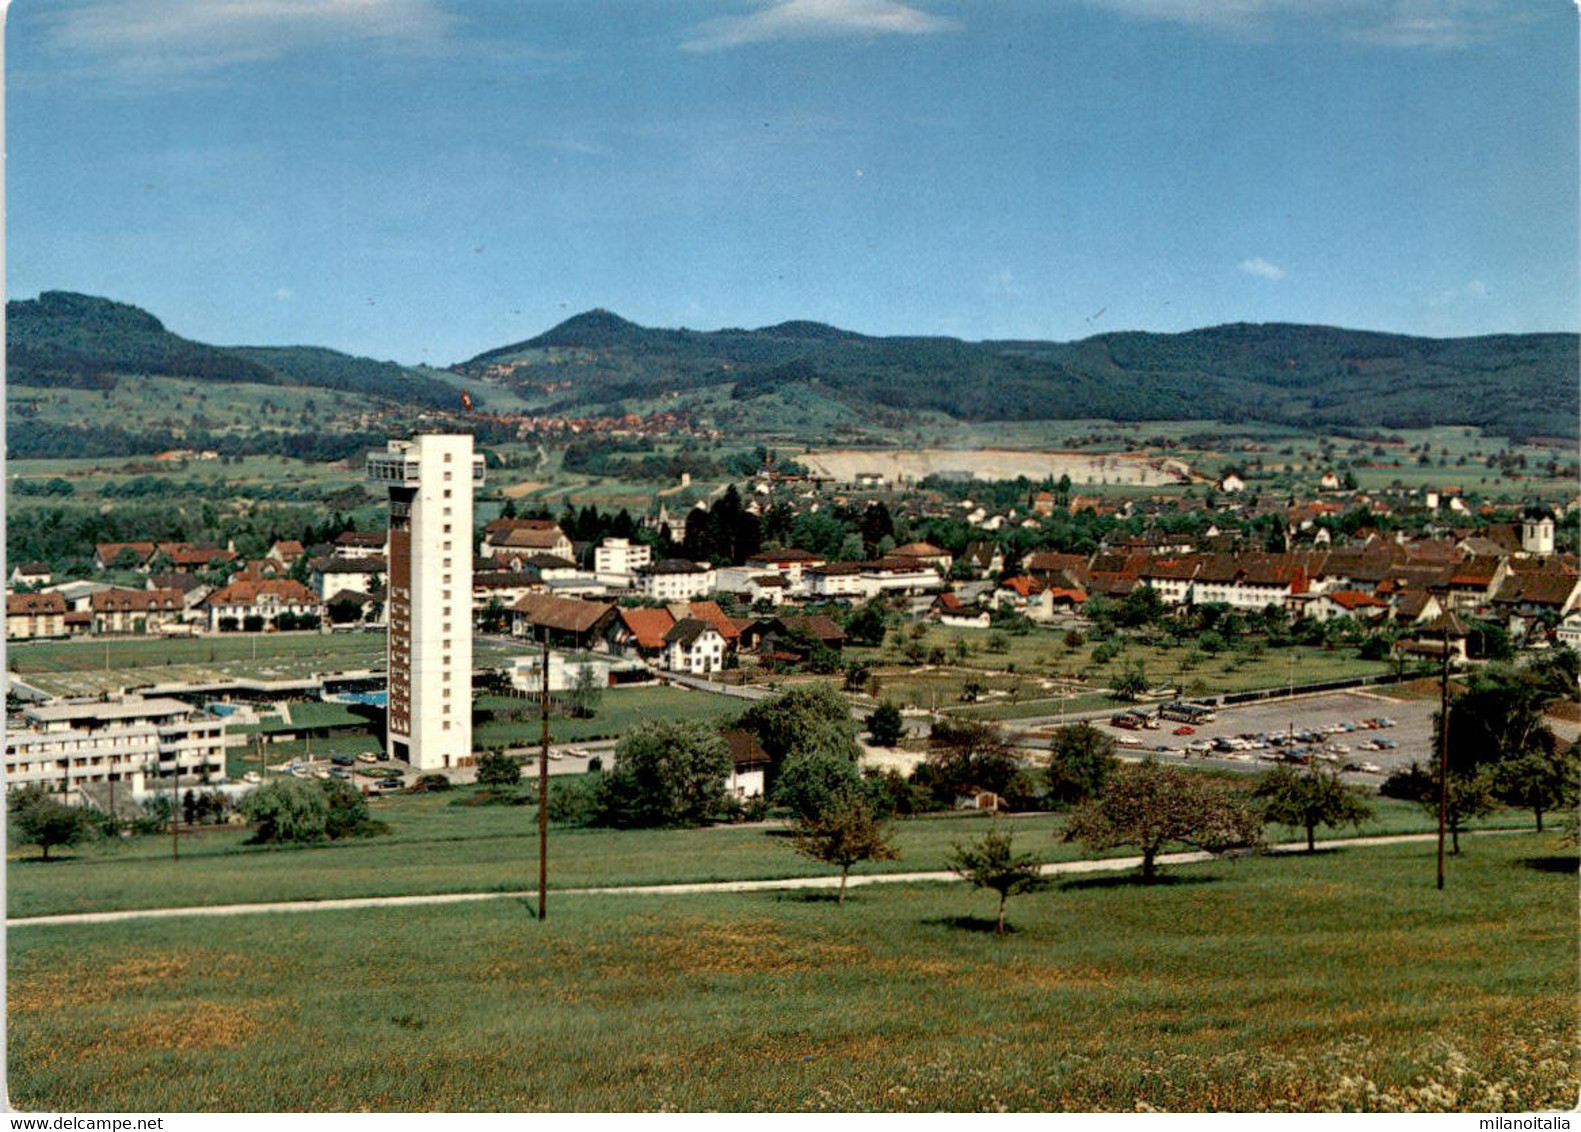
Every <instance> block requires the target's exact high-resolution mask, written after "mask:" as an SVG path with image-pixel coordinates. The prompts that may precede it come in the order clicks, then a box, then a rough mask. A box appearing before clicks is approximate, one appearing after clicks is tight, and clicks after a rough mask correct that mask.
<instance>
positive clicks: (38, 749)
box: [5, 698, 225, 797]
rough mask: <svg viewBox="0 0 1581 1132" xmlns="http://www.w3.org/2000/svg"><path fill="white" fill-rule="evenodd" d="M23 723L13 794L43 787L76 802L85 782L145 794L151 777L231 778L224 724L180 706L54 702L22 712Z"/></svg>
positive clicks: (13, 742) (8, 768)
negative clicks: (37, 785)
mask: <svg viewBox="0 0 1581 1132" xmlns="http://www.w3.org/2000/svg"><path fill="white" fill-rule="evenodd" d="M22 720H23V724H24V726H22V727H7V729H6V737H5V776H6V785H7V787H8V788H15V787H18V786H28V785H31V784H33V783H43V784H44V785H46V786H48V787H49V788H50V789H51V790H58V791H61V792H62V793H64V794H66V795H67V796H68V797H70V796H71V795H73V794H75V793H76V792H77V790H78V789H79V788H80V787H81V786H82V785H83V784H84V783H96V782H117V783H119V782H124V783H127V784H128V785H129V786H130V788H131V789H132V790H133V792H134V793H140V792H141V790H142V786H143V782H144V777H145V776H147V777H148V778H155V777H159V776H161V775H163V776H170V775H172V774H179V775H180V776H181V777H182V778H186V777H187V776H189V775H190V776H191V777H192V780H193V781H194V782H196V781H197V780H199V779H201V778H203V777H204V776H209V777H213V778H218V777H221V776H222V775H224V773H225V723H224V721H223V720H221V719H219V718H217V717H215V716H211V715H206V714H203V713H201V712H199V711H197V710H196V709H195V708H193V707H192V705H191V704H187V703H183V702H182V701H180V700H173V699H165V698H160V699H148V700H144V699H136V698H132V699H125V700H120V701H117V702H114V703H88V704H50V705H48V706H42V707H27V708H23V709H22Z"/></svg>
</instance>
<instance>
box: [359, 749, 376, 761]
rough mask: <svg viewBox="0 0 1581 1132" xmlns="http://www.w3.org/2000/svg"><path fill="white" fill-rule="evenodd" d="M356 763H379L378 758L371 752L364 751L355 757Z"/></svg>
mask: <svg viewBox="0 0 1581 1132" xmlns="http://www.w3.org/2000/svg"><path fill="white" fill-rule="evenodd" d="M357 761H358V762H359V763H376V762H378V761H379V756H378V755H376V754H374V753H373V752H372V751H364V752H362V754H360V755H358V756H357Z"/></svg>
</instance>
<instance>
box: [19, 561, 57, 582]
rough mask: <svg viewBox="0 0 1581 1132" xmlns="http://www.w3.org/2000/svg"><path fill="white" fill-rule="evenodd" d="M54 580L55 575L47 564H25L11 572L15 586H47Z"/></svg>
mask: <svg viewBox="0 0 1581 1132" xmlns="http://www.w3.org/2000/svg"><path fill="white" fill-rule="evenodd" d="M53 580H54V575H53V574H51V573H50V570H49V564H48V563H45V562H24V563H22V564H21V565H20V566H18V567H17V568H16V569H15V570H12V571H11V584H12V585H13V586H47V585H49V584H50V582H51V581H53Z"/></svg>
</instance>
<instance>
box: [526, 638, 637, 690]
mask: <svg viewBox="0 0 1581 1132" xmlns="http://www.w3.org/2000/svg"><path fill="white" fill-rule="evenodd" d="M542 661H543V656H542V654H540V653H538V652H536V651H534V652H530V653H527V654H525V655H524V656H519V657H516V658H515V659H514V660H512V661H511V670H510V681H511V686H512V687H513V688H518V689H520V690H521V691H523V692H532V693H537V692H541V691H542V690H543V665H542ZM620 664H621V662H620V661H618V660H617V659H616V658H614V657H610V656H605V655H603V654H600V653H564V652H561V651H559V650H558V649H552V650H550V652H549V691H551V692H568V691H570V690H571V689H572V688H574V687H576V682H577V680H578V679H586V678H587V677H584V676H583V675H582V673H583V672H588V673H589V674H590V675H591V677H592V680H593V683H594V684H596V685H597V686H598V687H600V688H603V687H607V686H608V685H609V684H610V682H611V679H610V673H612V672H613V671H614V670H615V669H616V667H617V666H620Z"/></svg>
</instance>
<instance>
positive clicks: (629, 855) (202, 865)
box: [6, 742, 1531, 916]
mask: <svg viewBox="0 0 1581 1132" xmlns="http://www.w3.org/2000/svg"><path fill="white" fill-rule="evenodd" d="M313 747H314V752H315V754H318V753H323V752H321V750H320V744H319V743H317V742H315V743H314V745H313ZM291 748H295V749H298V750H299V749H300V744H293V745H279V746H272V747H270V748H269V751H268V754H269V758H270V761H271V763H278V762H280V761H283V760H284V758H285V757H286V756H287V755H288V754H291V753H293V750H292V749H291ZM328 749H329V748H327V747H325V748H324V749H323V750H324V751H327V750H328ZM352 749H353V748H351V747H348V751H350V750H352ZM245 769H256V764H245ZM469 789H470V788H468V789H463V790H457V791H452V792H450V793H447V794H424V795H400V796H396V797H393V798H387V799H381V800H375V801H374V802H373V803H372V806H371V808H372V810H373V816H374V817H376V818H378V819H379V820H381V821H384V822H386V823H388V825H389V827H390V832H389V834H388V835H386V836H381V837H374V838H369V839H366V840H358V841H351V842H340V843H335V844H325V845H321V846H312V847H305V848H293V849H276V848H262V847H257V846H251V845H247V844H245V842H246V840H247V838H248V834H247V832H246V831H244V830H242V829H238V828H230V829H211V830H208V831H206V832H202V833H199V834H194V835H193V836H191V837H189V838H187V839H185V840H184V841H183V844H182V848H181V858H180V860H179V861H176V860H172V859H171V856H170V843H169V841H168V840H167V839H165V838H163V837H143V838H133V839H129V840H117V841H103V840H101V841H97V842H93V843H90V844H86V845H84V846H81V847H79V848H77V849H75V850H71V851H69V852H67V853H66V854H64V855H62V854H61V851H59V850H57V851H56V855H61V856H62V859H61V860H59V861H55V860H51V861H49V862H48V863H45V862H42V861H39V860H38V859H37V858H38V850H37V849H34V848H20V849H13V850H12V851H11V853H10V855H9V862H8V867H7V881H6V885H7V889H6V897H7V910H8V915H11V916H39V915H49V914H53V913H60V912H94V911H112V910H116V909H123V908H154V907H162V906H172V907H178V906H189V905H205V904H230V903H254V902H258V901H272V900H320V899H329V898H336V897H351V896H396V895H402V894H412V893H433V892H472V891H513V890H516V889H520V888H525V887H531V886H532V885H533V884H535V883H536V879H537V875H538V873H537V870H538V851H537V825H536V822H537V808H536V806H534V805H523V806H467V805H455V804H452V803H453V802H455V801H456V800H457V799H460V798H464V797H466V796H467V794H468V790H469ZM1373 805H1374V810H1375V814H1374V818H1373V820H1372V821H1370V822H1368V823H1367V824H1365V825H1364V826H1362V827H1361V829H1360V830H1359V831H1352V830H1351V829H1349V827H1347V828H1346V829H1344V830H1342V831H1340V835H1346V836H1348V835H1349V834H1351V833H1352V832H1360V833H1362V834H1379V833H1411V832H1426V831H1428V830H1431V829H1433V828H1434V826H1433V821H1432V818H1431V817H1430V816H1429V815H1428V814H1426V813H1424V812H1423V811H1422V810H1421V809H1420V808H1419V807H1416V806H1414V805H1410V804H1408V803H1404V802H1397V801H1391V800H1389V799H1383V798H1377V799H1374V800H1373ZM988 820H989V819H988V818H987V817H984V816H980V815H974V814H960V815H953V814H944V815H935V816H926V817H917V818H909V819H904V820H900V821H897V822H896V823H895V824H894V827H893V828H894V838H895V844H896V847H897V848H898V849H899V851H900V858H899V859H898V860H895V861H886V862H880V863H878V864H876V865H874V866H871V868H873V869H875V870H878V871H886V872H912V871H916V870H929V869H939V868H943V867H944V865H945V862H946V859H947V857H948V854H949V852H950V849H951V847H952V846H953V845H954V844H955V843H956V842H957V841H959V840H962V839H966V838H971V837H975V836H977V835H978V834H979V833H980V832H981V831H982V830H983V829H984V828H986V825H987V822H988ZM1009 820H1010V822H1011V823H1012V824H1011V825H1010V828H1011V829H1013V830H1014V831H1015V832H1016V834H1017V837H1018V844H1019V845H1020V848H1021V849H1022V850H1023V851H1026V852H1031V853H1035V854H1036V855H1037V857H1038V859H1039V860H1042V861H1067V860H1073V859H1076V858H1078V857H1082V856H1087V855H1089V854H1087V853H1086V852H1085V851H1084V850H1083V848H1082V847H1081V846H1080V845H1077V844H1067V843H1065V842H1064V841H1062V840H1061V839H1060V837H1059V834H1060V831H1061V830H1062V829H1063V828H1064V827H1063V819H1062V818H1061V817H1060V816H1058V815H1055V814H1037V815H1029V816H1026V817H1018V818H1014V819H1009ZM1476 824H1477V825H1479V826H1482V827H1509V826H1515V827H1527V826H1530V824H1531V820H1530V816H1529V815H1528V814H1526V813H1512V812H1504V813H1500V814H1497V815H1495V816H1494V817H1492V818H1489V819H1488V820H1487V821H1485V822H1481V823H1476ZM1301 836H1302V835H1301V833H1300V831H1297V830H1293V829H1284V828H1279V827H1273V828H1270V829H1269V831H1268V837H1269V838H1270V839H1271V840H1273V841H1293V840H1298V839H1299V838H1300V837H1301ZM1129 852H1130V851H1129V850H1125V849H1120V850H1116V851H1115V852H1114V853H1112V854H1109V855H1111V856H1124V855H1126V854H1127V853H1129ZM549 859H550V865H551V868H550V882H551V884H552V885H554V886H555V887H557V888H574V887H584V886H607V885H633V884H665V883H671V882H685V881H711V880H745V879H768V878H777V877H789V876H807V875H816V874H818V873H820V872H826V871H827V870H824V869H821V868H819V867H818V866H815V865H813V864H811V863H809V862H808V861H806V860H805V859H803V858H801V857H799V856H797V855H796V854H795V853H794V852H793V851H792V848H791V845H790V839H789V838H788V837H787V836H786V835H785V833H784V831H783V829H782V828H780V827H779V826H777V825H768V826H765V825H722V826H715V827H712V828H706V829H666V830H638V831H618V830H607V829H576V828H566V827H556V828H555V829H554V831H553V833H552V835H551V839H550V848H549ZM867 867H868V866H864V869H865V868H867ZM858 871H863V870H861V869H859V870H858Z"/></svg>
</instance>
